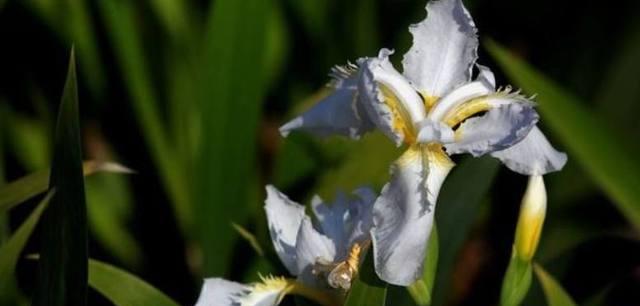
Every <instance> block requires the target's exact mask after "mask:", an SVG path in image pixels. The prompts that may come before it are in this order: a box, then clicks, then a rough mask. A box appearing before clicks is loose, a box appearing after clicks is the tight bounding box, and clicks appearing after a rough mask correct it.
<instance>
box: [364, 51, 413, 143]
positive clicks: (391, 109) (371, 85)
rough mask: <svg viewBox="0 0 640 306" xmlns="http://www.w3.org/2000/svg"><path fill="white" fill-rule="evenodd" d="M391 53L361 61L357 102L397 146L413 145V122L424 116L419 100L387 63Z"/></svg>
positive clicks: (381, 53)
mask: <svg viewBox="0 0 640 306" xmlns="http://www.w3.org/2000/svg"><path fill="white" fill-rule="evenodd" d="M391 53H392V51H390V50H387V49H382V50H380V53H379V54H378V57H377V58H367V59H363V60H360V61H359V62H358V65H359V66H360V77H359V80H358V93H359V103H361V105H362V107H363V108H364V109H365V110H366V112H367V114H368V115H369V118H370V119H371V121H372V122H373V123H374V124H375V125H376V126H377V127H378V128H379V129H380V130H381V131H382V132H383V133H384V134H385V135H387V137H389V138H390V139H391V140H392V141H393V142H395V143H396V145H400V144H401V143H402V142H403V141H405V142H409V143H412V142H414V141H415V138H416V131H415V130H414V123H417V122H420V121H422V120H423V119H424V117H425V109H424V104H423V102H422V98H421V97H420V95H419V94H418V93H417V92H416V90H415V88H414V87H413V86H411V84H409V81H408V80H407V79H405V78H404V77H403V76H402V75H401V74H400V73H399V72H398V71H396V70H395V68H393V65H391V62H390V61H389V55H390V54H391Z"/></svg>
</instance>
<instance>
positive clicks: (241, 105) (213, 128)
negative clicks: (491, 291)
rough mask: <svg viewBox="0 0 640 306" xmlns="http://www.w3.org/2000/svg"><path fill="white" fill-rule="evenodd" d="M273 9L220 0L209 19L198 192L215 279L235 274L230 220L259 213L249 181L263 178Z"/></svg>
mask: <svg viewBox="0 0 640 306" xmlns="http://www.w3.org/2000/svg"><path fill="white" fill-rule="evenodd" d="M270 5H271V3H270V1H269V0H245V1H236V0H218V1H215V2H214V3H213V5H212V7H211V12H210V15H209V19H208V24H207V30H206V31H207V32H206V40H205V49H204V50H205V51H204V54H203V55H204V58H203V63H204V65H203V67H202V69H204V71H203V74H202V75H203V76H204V78H203V80H202V82H203V83H202V84H201V85H202V97H201V100H200V103H201V104H200V107H201V109H200V111H201V112H200V114H201V120H200V122H201V133H200V136H201V137H202V138H201V141H200V152H198V153H199V156H198V159H197V162H196V166H197V167H196V169H197V170H196V172H197V183H196V184H195V186H194V187H195V194H196V199H197V201H196V207H197V211H198V214H197V216H196V218H197V219H198V234H199V241H200V244H201V246H202V250H203V255H204V257H203V259H204V271H205V273H206V274H207V275H224V273H225V272H227V270H228V268H229V266H228V260H229V259H230V256H231V248H232V241H233V239H235V237H236V235H234V232H233V229H232V228H231V227H230V226H229V223H228V222H229V221H239V220H243V219H244V217H245V216H246V215H247V209H248V208H249V207H251V205H249V203H248V199H249V197H248V194H249V193H250V192H249V186H251V185H250V184H249V183H248V182H249V181H250V179H251V178H253V177H255V176H256V173H257V172H256V168H255V155H256V154H255V149H256V145H255V144H256V132H257V129H258V121H259V119H260V110H261V104H262V97H263V94H264V83H265V82H264V75H265V71H264V69H265V63H264V61H265V54H264V49H265V37H266V28H267V14H268V13H269V12H270ZM212 218H213V219H212Z"/></svg>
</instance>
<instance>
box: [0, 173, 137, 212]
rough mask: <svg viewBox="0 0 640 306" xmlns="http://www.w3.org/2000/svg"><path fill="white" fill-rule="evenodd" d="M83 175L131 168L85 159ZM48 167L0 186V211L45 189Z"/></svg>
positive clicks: (47, 182)
mask: <svg viewBox="0 0 640 306" xmlns="http://www.w3.org/2000/svg"><path fill="white" fill-rule="evenodd" d="M82 172H83V174H84V175H85V176H88V175H92V174H94V173H99V172H111V173H131V170H130V169H128V168H126V167H124V166H122V165H120V164H117V163H113V162H99V161H85V162H84V163H83V164H82ZM49 176H50V172H49V169H47V170H41V171H38V172H34V173H31V174H29V175H27V176H24V177H21V178H19V179H17V180H15V181H13V182H11V183H9V184H7V185H5V186H4V187H2V188H0V212H5V211H7V210H9V209H11V208H13V207H14V206H16V205H18V204H20V203H23V202H24V201H26V200H28V199H30V198H32V197H35V196H37V195H39V194H41V193H43V192H45V191H46V190H47V187H48V185H49Z"/></svg>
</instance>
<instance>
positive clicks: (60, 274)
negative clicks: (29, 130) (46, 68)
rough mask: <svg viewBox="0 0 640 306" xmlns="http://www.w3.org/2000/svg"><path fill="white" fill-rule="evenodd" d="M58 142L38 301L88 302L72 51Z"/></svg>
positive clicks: (38, 304) (77, 305) (52, 304)
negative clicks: (53, 189)
mask: <svg viewBox="0 0 640 306" xmlns="http://www.w3.org/2000/svg"><path fill="white" fill-rule="evenodd" d="M54 143H55V145H54V153H53V162H52V169H51V177H50V180H49V186H50V188H55V189H56V194H55V195H54V196H53V198H52V199H51V203H50V204H49V207H48V208H47V209H46V210H45V212H44V215H43V217H42V242H41V250H40V265H39V274H38V281H37V285H36V292H35V295H34V300H33V305H35V306H45V305H47V306H57V305H59V306H63V305H74V306H83V305H86V303H87V260H88V254H87V253H88V250H87V244H88V233H87V207H86V204H85V195H84V176H83V173H82V151H81V149H80V148H81V145H80V123H79V112H78V90H77V81H76V69H75V56H74V51H73V49H72V50H71V56H70V60H69V72H68V74H67V80H66V82H65V87H64V92H63V94H62V101H61V102H60V109H59V113H58V120H57V125H56V135H55V142H54Z"/></svg>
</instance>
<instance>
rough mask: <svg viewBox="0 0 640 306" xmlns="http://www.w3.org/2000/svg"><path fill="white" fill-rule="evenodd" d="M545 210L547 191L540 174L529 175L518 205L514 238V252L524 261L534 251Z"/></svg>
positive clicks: (527, 259) (529, 257)
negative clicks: (518, 215)
mask: <svg viewBox="0 0 640 306" xmlns="http://www.w3.org/2000/svg"><path fill="white" fill-rule="evenodd" d="M546 212H547V192H546V190H545V187H544V181H543V180H542V176H541V175H534V176H531V177H529V183H528V185H527V190H526V192H525V194H524V197H523V198H522V204H521V205H520V217H519V218H518V225H517V227H516V239H515V249H516V252H517V254H518V256H519V257H520V258H521V259H522V260H524V261H527V262H528V261H531V258H533V255H534V254H535V253H536V249H537V247H538V241H539V240H540V233H541V232H542V225H543V223H544V217H545V214H546Z"/></svg>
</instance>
